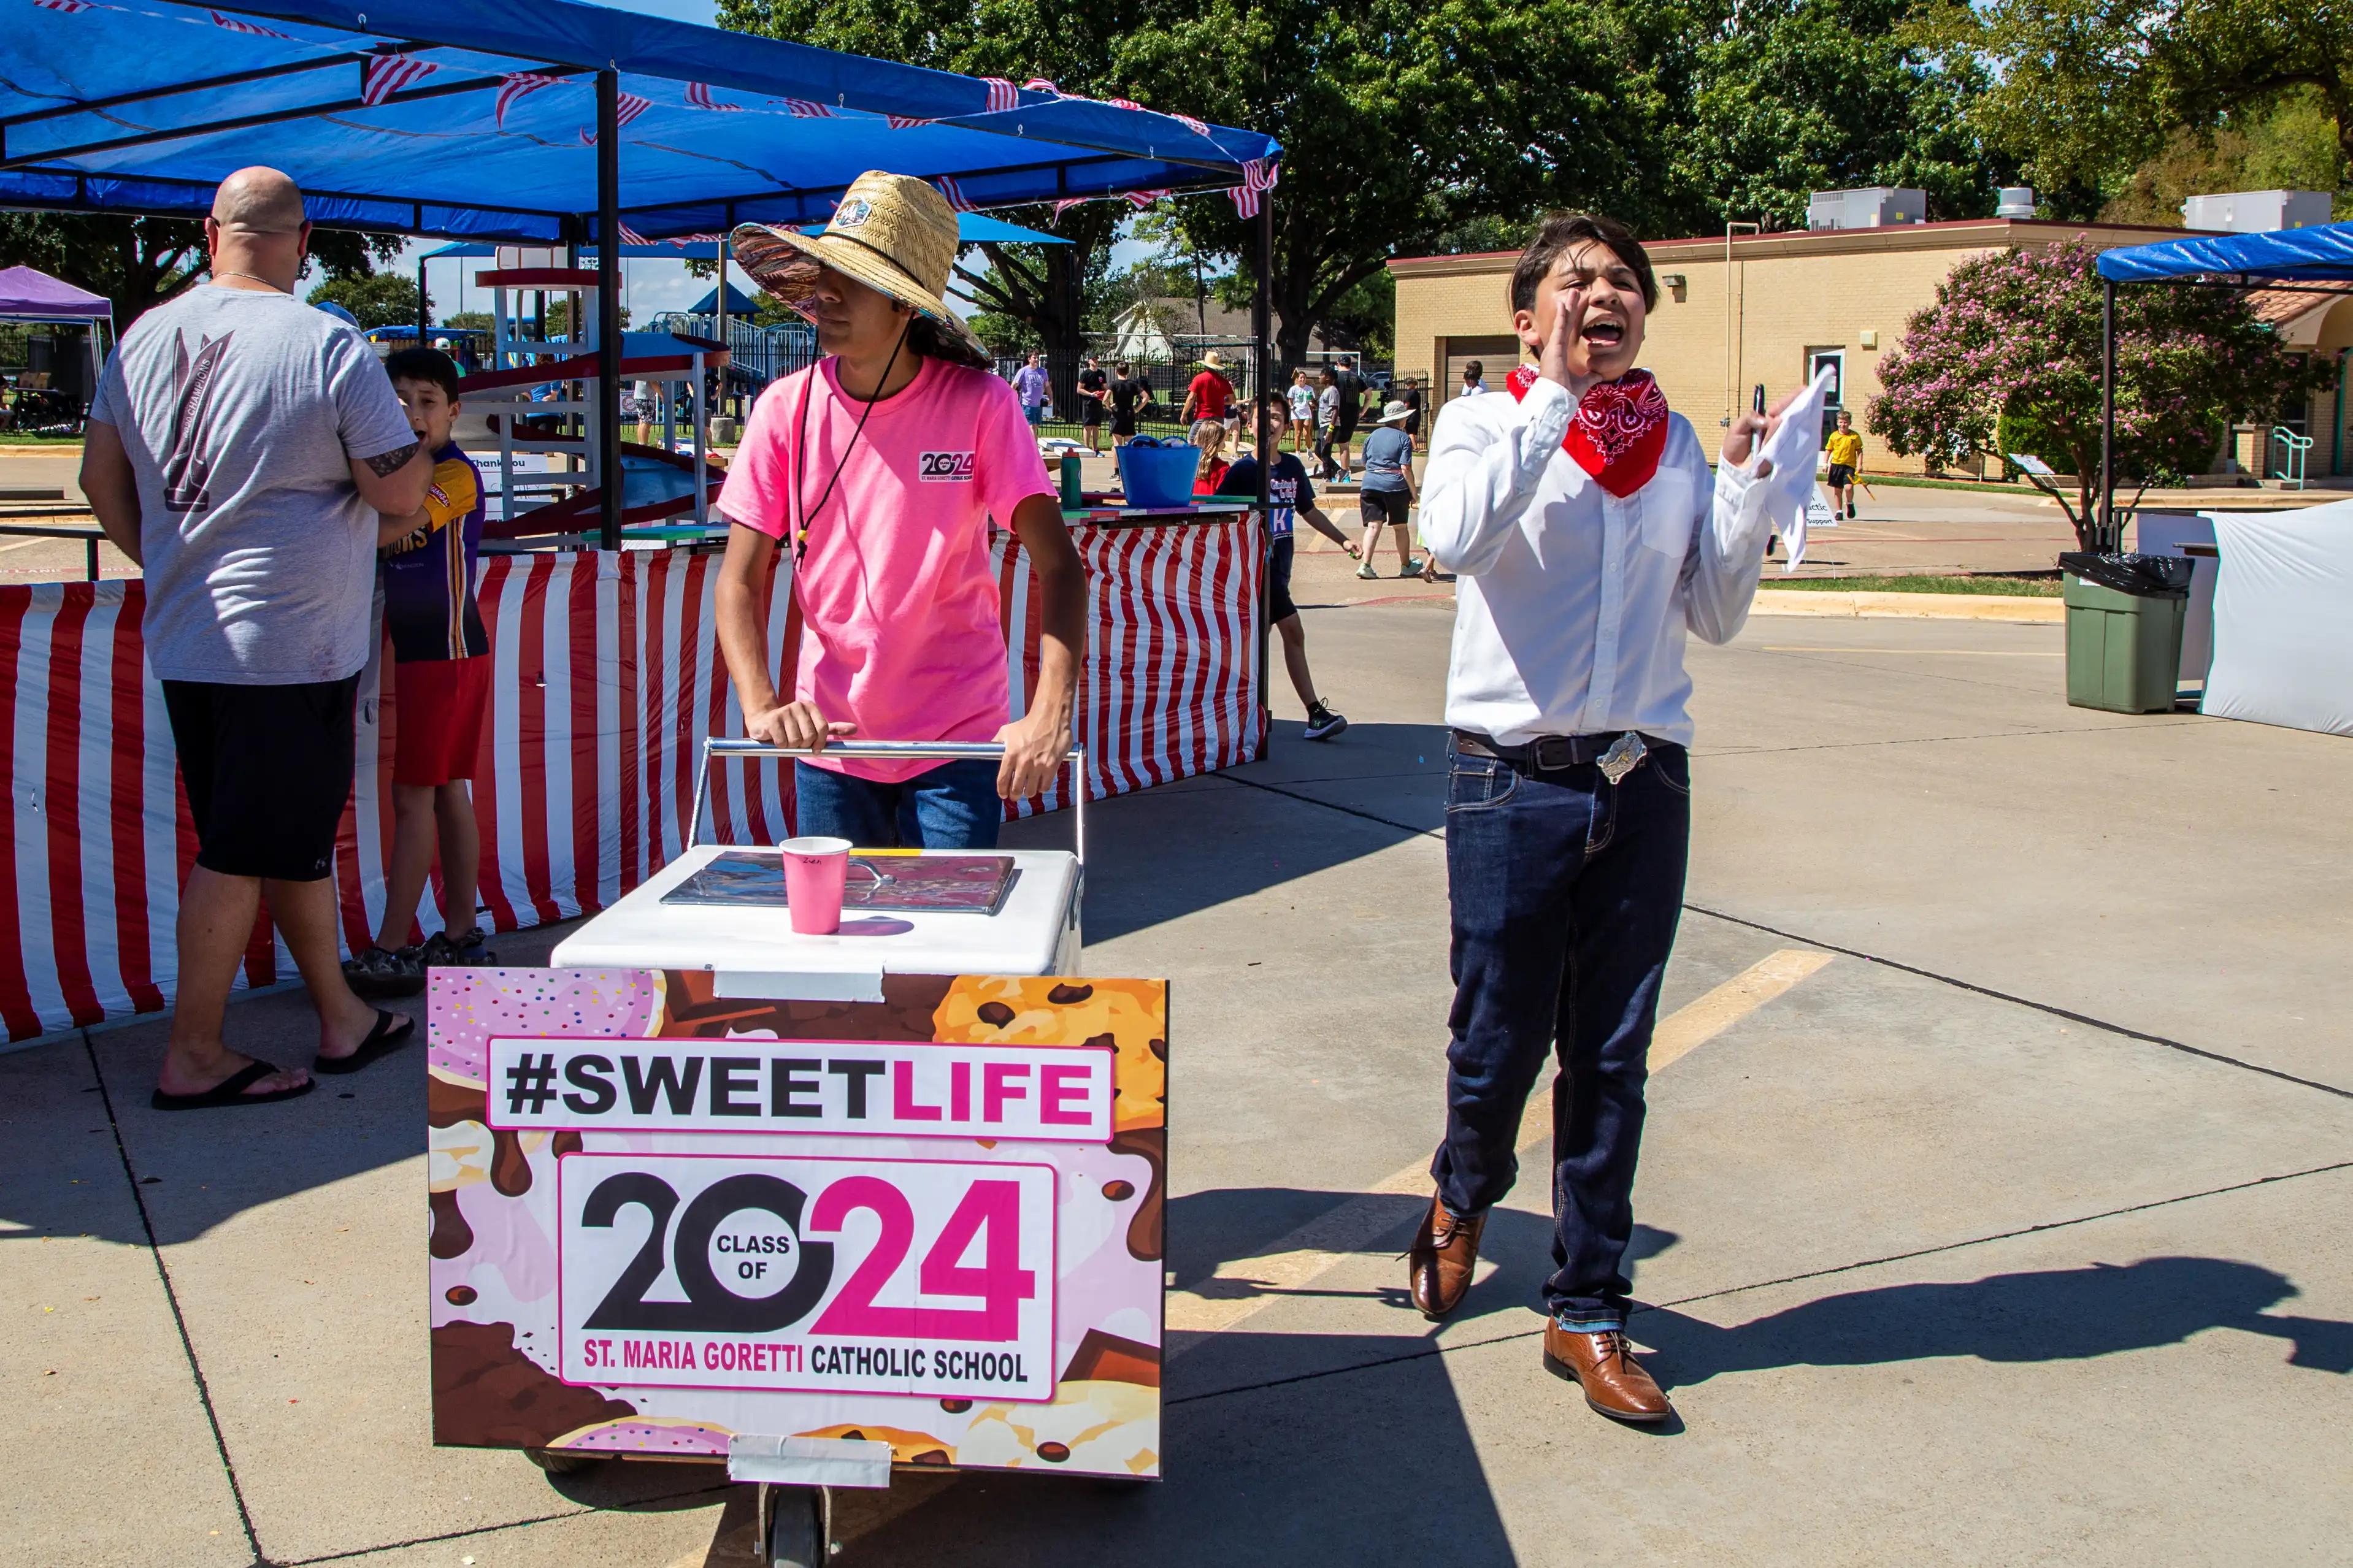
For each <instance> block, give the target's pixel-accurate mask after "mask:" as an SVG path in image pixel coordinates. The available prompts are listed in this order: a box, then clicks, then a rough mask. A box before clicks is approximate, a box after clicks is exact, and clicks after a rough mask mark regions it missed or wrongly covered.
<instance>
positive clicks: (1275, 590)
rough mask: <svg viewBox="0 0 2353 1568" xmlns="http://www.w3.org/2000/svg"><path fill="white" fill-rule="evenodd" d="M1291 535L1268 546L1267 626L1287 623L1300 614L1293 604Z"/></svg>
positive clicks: (1296, 606) (1286, 535) (1285, 535)
mask: <svg viewBox="0 0 2353 1568" xmlns="http://www.w3.org/2000/svg"><path fill="white" fill-rule="evenodd" d="M1291 542H1292V541H1291V535H1289V534H1287V533H1286V534H1284V535H1283V536H1282V538H1281V539H1278V540H1275V541H1274V542H1271V544H1269V545H1268V546H1267V551H1266V590H1267V594H1266V596H1267V611H1266V624H1267V625H1268V626H1273V625H1274V624H1275V623H1276V622H1278V621H1287V620H1289V619H1290V618H1291V617H1292V616H1295V615H1297V614H1298V613H1299V606H1298V605H1294V604H1293V603H1292V602H1291Z"/></svg>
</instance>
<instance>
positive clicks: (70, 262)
mask: <svg viewBox="0 0 2353 1568" xmlns="http://www.w3.org/2000/svg"><path fill="white" fill-rule="evenodd" d="M400 246H401V240H400V237H399V236H398V235H391V234H361V233H357V232H354V231H353V230H349V229H326V228H320V229H312V230H311V271H313V272H316V273H322V274H324V276H326V277H327V278H330V279H340V278H351V277H365V276H367V275H368V274H369V273H370V272H372V271H374V270H375V264H376V263H378V262H384V261H389V260H391V259H392V258H394V257H396V256H397V255H399V254H400ZM206 264H207V258H206V255H205V228H204V225H203V224H201V223H197V222H195V221H192V220H190V219H186V218H162V217H122V216H114V215H111V214H107V215H89V214H80V213H0V267H20V266H21V267H35V268H39V269H40V270H42V271H43V272H46V273H48V274H49V275H50V276H51V277H53V278H62V279H65V280H66V281H67V282H69V283H71V284H74V285H75V286H76V287H78V288H82V289H89V290H90V292H91V293H93V294H103V295H105V296H106V298H107V299H108V300H109V301H110V302H111V303H112V305H113V307H114V328H115V331H125V330H127V329H128V328H129V327H130V325H131V323H132V321H137V320H138V319H139V317H140V316H141V315H142V313H144V312H146V311H148V310H153V309H154V308H155V307H156V306H158V305H160V304H162V303H164V300H169V299H171V298H172V297H173V296H174V295H175V294H177V293H179V292H180V290H181V289H185V288H186V287H187V286H188V285H189V284H191V283H194V282H195V281H196V280H197V279H200V278H202V277H203V276H204V275H205V268H206ZM415 319H416V318H414V317H411V318H410V320H412V321H413V320H415Z"/></svg>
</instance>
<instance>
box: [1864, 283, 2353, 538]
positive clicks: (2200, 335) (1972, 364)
mask: <svg viewBox="0 0 2353 1568" xmlns="http://www.w3.org/2000/svg"><path fill="white" fill-rule="evenodd" d="M2098 256H2099V251H2098V250H2097V249H2096V248H2095V247H2094V246H2092V245H2091V244H2090V243H2089V242H2088V241H2086V240H2083V239H2074V240H2070V241H2068V242H2066V243H2065V244H2063V245H2054V246H2048V247H2036V248H2032V249H2017V250H2009V251H1996V252H1992V253H1990V254H1988V255H1985V256H1981V257H1978V258H1975V259H1973V260H1970V261H1967V262H1964V263H1962V264H1961V265H1960V266H1958V267H1957V268H1954V269H1953V271H1952V273H1951V274H1950V275H1949V276H1948V277H1947V279H1945V282H1944V284H1943V286H1942V287H1940V288H1939V289H1937V290H1936V303H1935V304H1933V305H1931V306H1929V307H1928V308H1927V309H1926V310H1922V311H1920V312H1919V313H1918V314H1917V315H1915V316H1914V317H1913V318H1912V320H1911V321H1910V322H1908V323H1907V324H1906V327H1905V335H1904V342H1903V343H1902V344H1901V345H1900V346H1899V347H1898V348H1897V349H1896V351H1895V352H1894V353H1891V354H1889V355H1888V356H1887V357H1886V358H1884V359H1883V360H1882V361H1881V362H1880V365H1879V379H1880V384H1881V385H1882V386H1883V387H1884V388H1885V389H1886V390H1885V391H1883V393H1882V394H1881V395H1879V396H1877V397H1875V398H1873V400H1872V404H1871V410H1870V426H1871V429H1872V430H1873V432H1874V433H1875V434H1876V435H1878V436H1879V437H1881V438H1882V439H1883V440H1885V441H1886V443H1887V445H1888V447H1889V449H1890V450H1892V451H1894V452H1897V453H1899V454H1904V455H1906V456H1909V455H1915V454H1916V455H1921V456H1926V457H1927V458H1930V459H1931V460H1932V462H1937V463H1944V464H1957V463H1962V462H1966V461H1968V460H1970V459H1972V458H1979V457H1999V456H2000V455H2002V454H2001V451H2000V445H1999V439H1998V437H1997V432H2001V433H2002V435H2001V437H2000V438H2006V439H2008V440H2009V441H2010V443H2011V445H2012V449H2013V450H2016V451H2021V452H2025V453H2028V454H2031V455H2032V456H2034V457H2039V458H2042V460H2043V461H2044V462H2046V463H2048V464H2050V465H2051V467H2052V468H2053V469H2054V470H2056V471H2057V472H2059V473H2062V474H2070V473H2072V474H2073V476H2074V480H2075V483H2074V492H2075V493H2074V496H2073V500H2070V499H2069V498H2068V496H2067V495H2066V494H2065V493H2063V491H2060V490H2057V489H2054V490H2053V491H2052V493H2053V494H2054V495H2055V496H2057V499H2058V500H2059V504H2060V505H2061V506H2062V507H2064V508H2065V509H2066V510H2067V520H2068V521H2070V522H2071V523H2073V525H2074V528H2075V537H2076V539H2077V540H2078V541H2080V542H2081V543H2082V545H2083V548H2084V549H2085V550H2097V549H2102V548H2106V549H2116V548H2117V547H2118V546H2117V543H2116V541H2114V540H2107V539H2103V538H2102V537H2101V536H2100V531H2099V526H2098V520H2097V518H2096V517H2095V516H2094V494H2095V491H2096V489H2097V488H2098V484H2099V472H2100V295H2101V289H2100V279H2099V275H2098V274H2097V272H2096V271H2094V261H2095V260H2096V259H2097V258H2098ZM2331 368H2332V367H2330V366H2328V365H2322V364H2312V363H2306V362H2305V360H2304V359H2303V357H2302V356H2300V355H2296V354H2294V353H2289V352H2288V351H2287V350H2285V349H2284V348H2283V347H2282V346H2281V344H2280V342H2279V339H2278V337H2277V336H2276V335H2275V334H2274V332H2273V331H2271V330H2270V329H2269V328H2267V327H2265V326H2264V325H2263V323H2262V322H2260V321H2257V320H2256V319H2255V316H2254V313H2253V310H2251V309H2250V308H2249V306H2248V303H2247V298H2246V295H2245V294H2244V292H2242V290H2239V289H2208V288H2179V287H2168V286H2164V285H2154V284H2151V285H2126V286H2125V287H2122V288H2119V289H2117V290H2116V482H2117V485H2118V487H2119V488H2121V487H2123V486H2125V485H2143V486H2145V485H2147V484H2149V483H2151V482H2153V481H2156V480H2160V479H2168V478H2171V477H2173V476H2177V475H2182V474H2193V473H2201V472H2203V471H2204V470H2205V469H2206V468H2207V466H2208V464H2209V463H2210V462H2211V460H2212V459H2213V457H2214V455H2215V453H2216V451H2217V449H2218V448H2219V447H2220V445H2221V439H2222V436H2223V433H2224V431H2225V430H2226V429H2227V427H2228V426H2229V425H2230V423H2231V422H2232V420H2236V419H2244V418H2253V419H2256V420H2260V421H2261V422H2262V423H2263V424H2265V425H2268V424H2270V423H2271V422H2272V420H2273V418H2274V416H2275V415H2276V413H2277V411H2278V410H2279V409H2280V408H2281V407H2282V406H2283V405H2284V404H2285V403H2286V402H2287V400H2288V399H2289V398H2291V397H2293V396H2297V395H2303V394H2306V393H2308V392H2310V391H2313V390H2316V389H2317V388H2319V387H2320V386H2321V385H2323V384H2326V383H2327V381H2328V380H2329V378H2330V372H2331Z"/></svg>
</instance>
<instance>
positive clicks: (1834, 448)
mask: <svg viewBox="0 0 2353 1568" xmlns="http://www.w3.org/2000/svg"><path fill="white" fill-rule="evenodd" d="M1824 449H1825V450H1826V451H1827V452H1828V454H1829V456H1830V460H1831V471H1830V487H1831V516H1833V517H1835V516H1837V515H1838V514H1839V513H1840V512H1841V511H1844V512H1845V513H1846V515H1847V516H1849V517H1852V516H1853V515H1854V476H1855V473H1856V471H1857V470H1859V469H1860V468H1862V437H1861V436H1858V435H1857V434H1855V429H1854V416H1853V415H1852V414H1849V413H1848V412H1847V411H1846V410H1845V409H1843V408H1841V409H1840V410H1839V416H1838V428H1837V429H1835V430H1833V431H1831V438H1830V440H1829V441H1827V442H1825V443H1824Z"/></svg>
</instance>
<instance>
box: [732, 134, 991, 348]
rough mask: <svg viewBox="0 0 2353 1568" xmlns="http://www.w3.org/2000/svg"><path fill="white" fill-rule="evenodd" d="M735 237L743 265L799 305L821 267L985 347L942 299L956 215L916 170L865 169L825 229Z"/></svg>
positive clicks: (740, 231)
mask: <svg viewBox="0 0 2353 1568" xmlns="http://www.w3.org/2000/svg"><path fill="white" fill-rule="evenodd" d="M730 238H731V243H732V244H733V247H734V251H735V259H736V261H737V263H738V264H740V265H741V266H742V267H743V268H744V271H746V272H748V273H750V274H751V275H752V279H753V280H754V282H756V283H758V284H759V285H760V287H761V288H763V289H766V290H767V291H768V292H769V293H771V294H773V295H775V296H776V299H777V300H780V301H781V302H782V303H784V304H786V305H787V306H790V307H792V308H793V309H795V310H798V309H800V308H801V307H802V306H803V305H804V304H805V303H806V302H807V300H808V297H809V294H810V292H811V290H813V289H815V288H816V286H817V271H818V265H822V266H825V267H829V268H832V269H833V270H834V271H836V272H839V273H840V274H841V275H842V276H843V277H845V278H850V279H856V280H857V281H859V282H860V283H863V284H865V285H866V286H867V287H868V288H869V289H874V290H875V291H876V292H878V293H881V294H885V295H888V296H889V297H890V298H892V299H893V300H898V301H899V302H900V303H901V304H902V305H905V306H908V307H909V308H911V309H913V310H916V311H918V312H919V313H921V314H923V315H925V316H929V317H930V318H931V319H932V320H933V321H937V322H938V323H939V324H940V325H941V326H943V327H945V328H947V329H948V331H951V332H953V333H955V335H956V336H957V337H959V338H961V339H962V340H963V341H964V342H967V343H969V344H970V345H971V346H972V347H973V348H974V349H976V350H980V349H981V344H980V340H979V339H978V338H976V337H974V336H973V334H972V329H971V328H969V327H967V326H965V324H964V322H963V321H962V320H960V319H959V318H958V317H957V315H956V313H955V311H954V310H949V309H948V307H947V304H946V301H944V300H942V299H941V297H940V296H941V295H942V294H943V293H944V291H945V290H946V289H947V286H948V275H949V273H950V271H951V270H952V269H953V268H955V258H956V248H957V239H956V216H955V211H954V210H953V209H952V208H950V207H949V205H948V203H947V198H946V197H945V196H943V195H940V193H939V192H937V191H935V190H934V189H933V188H932V187H931V186H930V185H928V184H925V183H924V182H923V181H922V180H918V179H916V178H914V177H913V175H911V174H885V173H883V172H882V171H881V170H880V169H870V170H868V171H867V172H866V173H865V174H860V175H859V176H858V178H857V179H855V180H853V181H851V182H850V184H849V189H848V190H847V191H845V192H843V193H842V196H841V204H840V205H839V206H837V207H835V208H834V209H833V219H832V221H831V222H829V223H828V224H827V225H826V226H825V228H824V229H823V230H822V231H821V232H819V233H817V234H803V233H801V232H800V230H798V229H797V228H771V227H770V226H767V225H766V224H758V223H747V224H744V225H743V226H741V227H739V228H737V229H736V230H735V232H734V234H733V236H731V237H730ZM812 263H815V264H817V265H812ZM981 352H983V353H986V352H987V351H985V350H981Z"/></svg>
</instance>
